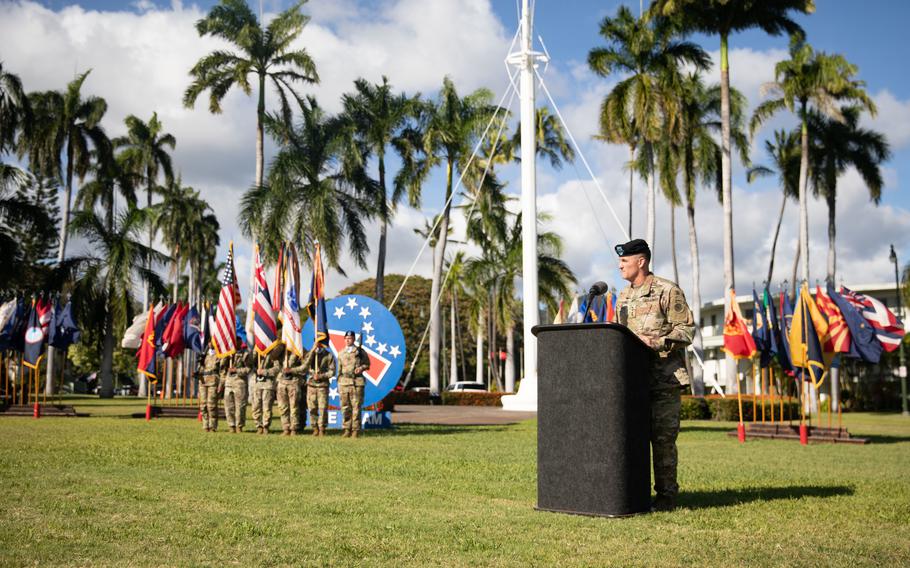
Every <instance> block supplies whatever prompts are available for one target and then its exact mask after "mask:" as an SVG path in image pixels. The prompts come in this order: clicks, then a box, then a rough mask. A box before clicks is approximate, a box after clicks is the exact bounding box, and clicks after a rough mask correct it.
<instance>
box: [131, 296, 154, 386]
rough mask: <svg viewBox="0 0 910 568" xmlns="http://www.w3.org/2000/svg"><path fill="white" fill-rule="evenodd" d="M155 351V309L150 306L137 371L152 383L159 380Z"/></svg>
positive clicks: (138, 353) (138, 355)
mask: <svg viewBox="0 0 910 568" xmlns="http://www.w3.org/2000/svg"><path fill="white" fill-rule="evenodd" d="M155 351H156V347H155V308H153V307H152V306H149V313H148V316H147V317H146V320H145V331H144V332H143V334H142V344H141V345H140V346H139V351H138V352H137V353H136V356H137V357H138V358H139V362H138V364H137V365H136V370H137V371H139V372H140V373H142V374H143V375H145V376H146V377H148V378H149V380H150V381H152V382H155V381H156V380H158V370H157V369H156V365H157V357H155Z"/></svg>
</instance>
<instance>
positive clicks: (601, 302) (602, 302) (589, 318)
mask: <svg viewBox="0 0 910 568" xmlns="http://www.w3.org/2000/svg"><path fill="white" fill-rule="evenodd" d="M578 311H579V312H581V313H583V314H584V319H582V323H590V322H605V321H607V300H606V298H604V296H594V299H592V300H591V307H590V308H589V307H588V299H587V298H585V299H584V301H583V302H582V304H581V307H580V308H579V309H578Z"/></svg>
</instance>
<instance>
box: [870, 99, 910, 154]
mask: <svg viewBox="0 0 910 568" xmlns="http://www.w3.org/2000/svg"><path fill="white" fill-rule="evenodd" d="M873 100H874V101H875V105H876V106H877V107H878V114H877V115H876V116H875V118H866V119H865V122H866V123H867V126H868V127H869V128H873V129H875V130H877V131H879V132H881V133H882V134H884V135H885V136H886V137H887V138H888V142H889V143H890V144H891V149H892V150H898V149H900V148H903V147H904V146H906V145H907V143H908V142H910V100H903V101H902V100H900V99H898V98H897V97H895V96H894V95H893V94H892V93H891V91H888V90H887V89H886V90H883V91H880V92H879V93H877V94H876V95H875V96H874V97H873ZM864 116H868V115H864Z"/></svg>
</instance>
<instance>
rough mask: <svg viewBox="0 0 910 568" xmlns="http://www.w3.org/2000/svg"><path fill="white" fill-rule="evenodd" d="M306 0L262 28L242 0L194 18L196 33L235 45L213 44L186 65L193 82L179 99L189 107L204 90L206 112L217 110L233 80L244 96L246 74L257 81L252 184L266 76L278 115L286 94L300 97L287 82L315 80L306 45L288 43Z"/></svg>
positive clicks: (260, 161)
mask: <svg viewBox="0 0 910 568" xmlns="http://www.w3.org/2000/svg"><path fill="white" fill-rule="evenodd" d="M305 3H306V0H301V1H298V2H296V3H295V4H294V5H293V6H292V7H290V8H288V9H287V10H285V11H284V12H282V13H280V14H278V15H277V16H276V17H275V19H273V20H272V21H271V22H269V24H268V25H267V26H265V28H263V27H262V24H261V22H259V20H258V19H257V18H256V15H255V14H254V13H253V11H252V10H251V9H250V7H249V6H248V5H247V3H246V1H245V0H221V2H220V3H219V4H218V5H216V6H214V7H213V8H212V10H211V11H210V12H209V13H208V15H207V16H206V17H205V18H202V19H201V20H199V21H198V22H196V31H198V32H199V35H200V36H206V35H210V36H213V37H218V38H221V39H223V40H226V41H227V42H228V43H230V44H233V46H234V47H236V48H237V50H238V51H236V52H232V51H224V50H217V51H213V52H212V53H209V54H208V55H206V56H205V57H203V58H202V59H200V60H199V61H198V62H197V63H196V65H195V66H193V68H192V69H191V70H190V75H191V76H192V77H193V82H192V83H191V84H190V86H189V87H187V89H186V92H185V93H184V95H183V104H184V105H185V106H186V107H187V108H192V107H193V105H194V104H195V103H196V98H197V97H199V95H200V94H201V93H202V92H203V91H205V90H208V91H209V112H211V113H213V114H219V113H221V100H222V99H223V98H224V96H225V95H226V94H227V93H228V91H230V90H231V87H234V86H235V85H236V86H238V87H240V89H241V90H243V92H244V93H246V95H247V96H249V95H251V94H252V92H253V87H252V86H251V85H250V75H254V76H255V78H256V81H257V84H256V88H257V96H258V98H259V102H258V105H257V107H256V185H262V181H263V175H264V170H265V166H264V164H265V161H264V157H263V132H264V122H265V117H266V111H265V85H266V81H267V80H271V82H272V85H274V87H275V92H276V93H277V94H278V100H279V101H280V103H281V115H282V116H283V117H284V119H285V121H286V122H290V119H291V105H290V103H289V101H288V94H290V95H292V96H293V97H294V98H295V99H297V101H298V103H299V102H301V101H300V96H299V95H298V94H297V92H296V91H295V90H294V87H293V83H295V82H301V83H318V82H319V76H318V75H317V73H316V64H315V63H313V60H312V59H311V58H310V55H309V54H308V53H307V51H306V49H292V44H293V43H294V41H295V40H296V39H297V38H298V37H299V36H300V33H301V32H302V31H303V28H304V26H306V24H307V22H308V21H309V20H310V18H309V17H308V16H305V15H304V14H303V13H302V12H301V11H300V8H301V7H302V6H303V5H304V4H305Z"/></svg>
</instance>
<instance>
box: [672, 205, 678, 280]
mask: <svg viewBox="0 0 910 568" xmlns="http://www.w3.org/2000/svg"><path fill="white" fill-rule="evenodd" d="M670 257H671V258H672V259H673V282H675V283H676V284H677V285H678V284H679V266H678V265H677V264H676V205H674V204H672V203H671V204H670Z"/></svg>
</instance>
